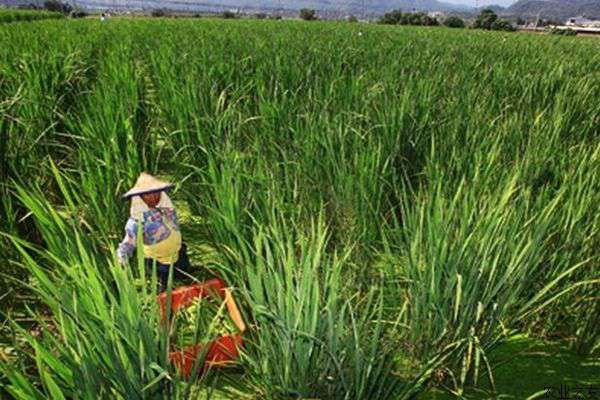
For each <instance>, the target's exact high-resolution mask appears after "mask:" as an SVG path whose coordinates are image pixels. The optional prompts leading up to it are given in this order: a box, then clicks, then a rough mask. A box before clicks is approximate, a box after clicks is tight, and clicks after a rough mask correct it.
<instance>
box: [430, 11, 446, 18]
mask: <svg viewBox="0 0 600 400" xmlns="http://www.w3.org/2000/svg"><path fill="white" fill-rule="evenodd" d="M427 15H428V16H430V17H431V18H442V17H443V16H444V13H443V12H441V11H430V12H428V13H427Z"/></svg>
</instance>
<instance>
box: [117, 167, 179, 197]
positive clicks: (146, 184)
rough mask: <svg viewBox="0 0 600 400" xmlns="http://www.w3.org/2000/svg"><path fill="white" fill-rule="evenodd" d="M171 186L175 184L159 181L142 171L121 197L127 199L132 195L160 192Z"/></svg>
mask: <svg viewBox="0 0 600 400" xmlns="http://www.w3.org/2000/svg"><path fill="white" fill-rule="evenodd" d="M173 186H175V185H173V184H172V183H169V182H164V181H161V180H160V179H158V178H155V177H153V176H152V175H150V174H147V173H145V172H142V173H141V174H140V176H139V178H138V179H137V181H136V182H135V185H134V186H133V187H132V188H131V189H129V191H128V192H127V193H125V194H124V195H123V198H124V199H128V198H130V197H132V196H139V195H142V194H146V193H153V192H162V191H163V190H168V189H171V188H172V187H173Z"/></svg>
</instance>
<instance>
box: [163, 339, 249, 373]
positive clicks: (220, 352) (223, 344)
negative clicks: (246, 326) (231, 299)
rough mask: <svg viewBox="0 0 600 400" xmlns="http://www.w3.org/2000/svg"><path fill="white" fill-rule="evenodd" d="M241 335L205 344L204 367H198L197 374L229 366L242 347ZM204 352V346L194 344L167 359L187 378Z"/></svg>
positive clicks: (175, 352) (170, 354) (173, 352)
mask: <svg viewBox="0 0 600 400" xmlns="http://www.w3.org/2000/svg"><path fill="white" fill-rule="evenodd" d="M242 343H243V341H242V336H241V335H229V336H222V337H220V338H219V339H217V340H213V341H212V342H209V343H208V344H207V346H208V349H206V354H205V357H204V365H202V366H200V367H199V371H198V372H199V373H200V374H202V373H204V372H206V370H207V369H209V368H220V367H224V366H227V365H231V364H232V363H233V362H234V361H235V360H236V359H237V358H238V357H239V355H240V353H239V348H240V347H241V346H242ZM204 350H205V347H204V345H201V344H196V345H192V346H188V347H185V348H183V349H181V350H179V351H172V352H170V353H169V359H170V360H171V362H172V363H173V364H174V365H175V366H176V367H177V369H178V370H179V371H180V372H181V374H182V375H183V376H184V377H185V378H189V377H190V375H191V374H192V370H193V369H194V364H195V363H196V359H197V358H198V356H199V355H200V354H201V353H202V352H203V351H204Z"/></svg>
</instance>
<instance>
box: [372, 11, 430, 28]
mask: <svg viewBox="0 0 600 400" xmlns="http://www.w3.org/2000/svg"><path fill="white" fill-rule="evenodd" d="M379 23H380V24H387V25H421V26H436V25H439V24H440V23H439V22H438V20H437V19H436V18H434V17H430V16H429V15H427V14H426V13H424V12H416V13H403V12H402V10H392V11H390V12H387V13H385V14H383V16H382V17H381V18H380V19H379Z"/></svg>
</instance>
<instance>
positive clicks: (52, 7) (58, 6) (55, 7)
mask: <svg viewBox="0 0 600 400" xmlns="http://www.w3.org/2000/svg"><path fill="white" fill-rule="evenodd" d="M19 8H21V9H27V10H46V11H51V12H59V13H61V14H63V15H67V16H70V17H72V18H82V17H85V16H87V13H86V12H85V11H83V10H81V9H79V8H73V6H71V5H70V4H69V3H65V2H62V1H59V0H46V1H45V2H44V4H43V5H42V6H39V5H37V4H35V3H29V4H23V5H21V6H19Z"/></svg>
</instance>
